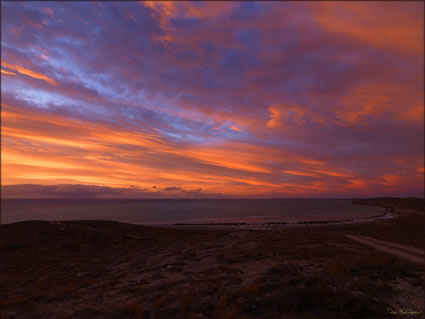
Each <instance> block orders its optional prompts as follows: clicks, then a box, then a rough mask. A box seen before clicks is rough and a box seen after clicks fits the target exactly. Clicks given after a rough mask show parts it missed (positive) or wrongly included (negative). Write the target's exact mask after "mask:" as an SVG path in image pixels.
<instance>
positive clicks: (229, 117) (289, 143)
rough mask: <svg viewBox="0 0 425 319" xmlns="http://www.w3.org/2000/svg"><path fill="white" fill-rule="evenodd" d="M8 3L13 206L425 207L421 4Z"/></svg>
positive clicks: (8, 181) (8, 166) (6, 159)
mask: <svg viewBox="0 0 425 319" xmlns="http://www.w3.org/2000/svg"><path fill="white" fill-rule="evenodd" d="M1 5H2V22H1V23H2V47H1V53H2V61H1V80H2V82H1V83H2V85H1V98H2V105H1V106H2V110H1V121H2V126H1V139H2V141H1V142H2V149H1V166H2V176H1V184H2V192H3V193H4V194H6V195H9V196H12V197H13V196H17V197H19V196H25V195H28V194H29V193H30V190H29V189H28V186H25V185H28V184H32V185H35V186H34V188H37V187H38V186H40V187H39V188H37V189H38V190H39V193H37V194H39V195H40V196H43V194H44V193H43V192H47V193H48V192H51V193H50V194H53V195H55V194H56V195H58V194H59V195H60V194H62V195H63V194H66V192H70V193H72V194H80V195H81V196H85V195H86V196H95V197H96V196H97V197H123V196H129V197H153V198H156V197H158V198H168V197H170V198H174V197H176V198H186V197H190V198H192V197H194V198H204V197H205V198H208V197H218V198H220V197H238V198H239V197H244V198H245V197H253V198H254V197H255V198H257V197H260V198H261V197H264V198H270V197H282V198H284V197H288V198H294V197H309V198H317V197H323V198H324V197H335V198H337V197H345V198H349V197H374V196H422V197H423V192H424V92H423V87H424V40H423V39H424V32H423V30H424V15H423V9H424V3H423V2H403V3H399V2H388V3H385V2H340V3H338V2H301V3H294V2H261V3H260V2H167V1H163V2H162V1H161V2H154V1H145V2H121V3H114V2H76V3H71V2H68V3H67V2H65V3H62V2H2V3H1ZM77 184H78V185H82V186H70V185H77ZM64 185H65V186H64ZM66 185H68V186H66ZM10 194H12V195H10ZM47 195H48V194H47Z"/></svg>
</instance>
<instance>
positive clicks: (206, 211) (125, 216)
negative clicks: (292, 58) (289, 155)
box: [2, 199, 385, 224]
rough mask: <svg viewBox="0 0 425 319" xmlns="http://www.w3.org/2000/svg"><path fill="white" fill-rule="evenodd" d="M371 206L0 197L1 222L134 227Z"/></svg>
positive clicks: (364, 213) (352, 211) (376, 211)
mask: <svg viewBox="0 0 425 319" xmlns="http://www.w3.org/2000/svg"><path fill="white" fill-rule="evenodd" d="M384 212H385V209H383V208H381V207H375V206H363V205H352V204H351V200H333V199H218V200H217V199H203V200H170V199H168V200H146V199H143V200H123V199H3V200H2V223H3V224H7V223H14V222H19V221H26V220H81V219H102V220H115V221H120V222H126V223H133V224H173V223H211V222H250V223H257V222H277V221H279V222H281V221H287V222H295V221H320V220H343V219H352V218H366V217H371V216H376V215H380V214H383V213H384Z"/></svg>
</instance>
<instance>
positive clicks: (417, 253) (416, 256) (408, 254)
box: [345, 235, 425, 264]
mask: <svg viewBox="0 0 425 319" xmlns="http://www.w3.org/2000/svg"><path fill="white" fill-rule="evenodd" d="M345 236H347V237H348V238H350V239H352V240H354V241H357V242H359V243H361V244H364V245H366V246H369V247H372V248H375V249H377V250H380V251H383V252H386V253H389V254H392V255H394V256H397V257H400V258H402V259H405V260H408V261H411V262H414V263H418V264H425V260H424V250H423V249H419V248H415V247H411V246H404V245H400V244H394V243H390V242H387V241H382V240H378V239H374V238H371V237H366V236H360V235H356V236H354V235H345Z"/></svg>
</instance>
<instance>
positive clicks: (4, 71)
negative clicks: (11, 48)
mask: <svg viewBox="0 0 425 319" xmlns="http://www.w3.org/2000/svg"><path fill="white" fill-rule="evenodd" d="M1 73H4V74H8V75H16V73H13V72H9V71H6V70H3V69H1Z"/></svg>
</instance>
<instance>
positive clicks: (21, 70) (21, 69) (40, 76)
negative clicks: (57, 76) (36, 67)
mask: <svg viewBox="0 0 425 319" xmlns="http://www.w3.org/2000/svg"><path fill="white" fill-rule="evenodd" d="M1 64H2V66H4V67H6V68H8V69H11V70H15V71H17V72H19V73H20V74H23V75H28V76H30V77H32V78H35V79H39V80H43V81H46V82H47V83H49V84H51V85H58V83H57V82H56V81H55V80H53V79H51V78H49V77H47V76H45V75H44V74H41V73H37V72H35V71H32V70H30V69H26V68H24V67H22V66H19V65H15V64H10V63H7V62H3V61H2V63H1Z"/></svg>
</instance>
